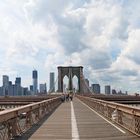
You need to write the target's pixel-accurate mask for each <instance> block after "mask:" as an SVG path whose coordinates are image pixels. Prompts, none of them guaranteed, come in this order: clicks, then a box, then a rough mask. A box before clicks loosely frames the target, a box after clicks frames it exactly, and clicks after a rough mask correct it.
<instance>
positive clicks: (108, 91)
mask: <svg viewBox="0 0 140 140" xmlns="http://www.w3.org/2000/svg"><path fill="white" fill-rule="evenodd" d="M110 93H111V87H110V85H106V86H105V94H110Z"/></svg>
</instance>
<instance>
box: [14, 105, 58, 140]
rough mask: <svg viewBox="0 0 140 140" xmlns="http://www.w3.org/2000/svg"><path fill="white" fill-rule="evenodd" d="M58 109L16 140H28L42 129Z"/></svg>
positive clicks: (15, 139)
mask: <svg viewBox="0 0 140 140" xmlns="http://www.w3.org/2000/svg"><path fill="white" fill-rule="evenodd" d="M60 105H61V104H60ZM60 105H59V106H60ZM59 106H58V107H59ZM58 107H56V108H55V109H54V110H53V111H51V112H50V113H49V114H47V115H45V116H44V117H43V118H42V119H41V120H40V121H39V122H38V123H37V124H34V125H33V126H32V127H31V128H30V129H29V130H28V131H27V132H25V133H24V134H22V136H18V137H15V138H14V140H28V139H29V138H30V137H31V136H32V135H33V134H34V133H35V132H36V131H37V130H38V129H39V128H40V127H41V125H42V124H43V123H44V122H45V121H46V120H47V119H48V118H49V117H50V116H51V114H53V112H55V110H56V109H57V108H58Z"/></svg>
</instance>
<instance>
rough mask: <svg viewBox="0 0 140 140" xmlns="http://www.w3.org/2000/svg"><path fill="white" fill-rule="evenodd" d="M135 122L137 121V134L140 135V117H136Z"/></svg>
mask: <svg viewBox="0 0 140 140" xmlns="http://www.w3.org/2000/svg"><path fill="white" fill-rule="evenodd" d="M134 120H135V132H136V133H137V134H140V117H138V116H134Z"/></svg>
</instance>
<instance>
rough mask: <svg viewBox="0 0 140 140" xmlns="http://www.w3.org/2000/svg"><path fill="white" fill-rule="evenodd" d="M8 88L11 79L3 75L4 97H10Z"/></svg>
mask: <svg viewBox="0 0 140 140" xmlns="http://www.w3.org/2000/svg"><path fill="white" fill-rule="evenodd" d="M8 86H9V77H8V76H7V75H3V86H2V90H3V96H7V95H8V92H9V91H8Z"/></svg>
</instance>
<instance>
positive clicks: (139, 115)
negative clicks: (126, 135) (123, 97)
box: [77, 95, 140, 136]
mask: <svg viewBox="0 0 140 140" xmlns="http://www.w3.org/2000/svg"><path fill="white" fill-rule="evenodd" d="M77 97H78V98H79V99H80V100H81V101H83V102H84V103H85V104H87V105H88V106H89V107H91V108H92V109H93V110H95V111H96V112H98V113H100V114H101V115H102V116H104V117H106V118H108V119H109V120H110V121H113V122H115V123H117V124H119V125H120V126H122V127H124V128H125V129H127V130H129V131H131V132H132V133H134V134H136V135H137V136H140V109H138V108H134V107H131V106H127V105H123V104H118V103H114V102H108V101H103V100H99V99H95V98H90V97H85V96H80V95H77Z"/></svg>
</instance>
